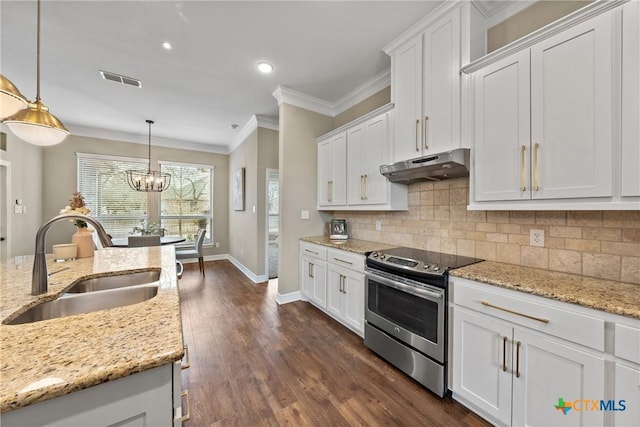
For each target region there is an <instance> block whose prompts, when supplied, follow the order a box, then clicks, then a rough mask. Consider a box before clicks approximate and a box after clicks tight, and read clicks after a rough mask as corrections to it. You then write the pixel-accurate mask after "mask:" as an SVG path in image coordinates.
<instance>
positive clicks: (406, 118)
mask: <svg viewBox="0 0 640 427" xmlns="http://www.w3.org/2000/svg"><path fill="white" fill-rule="evenodd" d="M481 22H482V18H481V17H480V15H479V13H478V12H477V11H476V10H475V7H474V5H473V4H471V3H470V2H465V3H463V4H462V5H461V4H460V3H458V4H454V3H448V4H445V5H444V6H443V7H441V8H440V9H438V10H437V11H435V12H434V13H432V14H430V15H429V16H428V17H427V18H426V19H425V20H423V21H422V23H421V24H418V25H417V27H418V28H420V30H419V32H418V33H417V34H414V33H411V32H409V33H406V34H404V35H402V36H400V37H399V38H398V39H397V40H395V41H394V42H392V43H391V44H390V45H389V46H387V47H386V48H385V52H386V53H387V54H388V55H390V56H391V100H392V102H393V103H394V104H395V106H396V107H395V111H394V129H393V160H394V161H400V160H407V159H411V158H415V157H420V156H422V155H426V154H430V153H439V152H443V151H447V150H450V149H454V148H459V147H461V146H466V144H465V143H464V142H463V141H462V140H461V134H460V124H461V118H462V111H461V108H460V99H461V77H460V72H459V70H460V65H461V63H466V62H468V61H469V60H470V58H471V57H472V56H479V55H481V54H482V53H483V49H484V41H483V39H482V37H471V36H470V34H471V33H472V32H473V33H474V36H477V35H478V34H477V33H475V31H474V30H475V27H476V26H480V25H481ZM414 28H415V27H414ZM472 42H473V43H472Z"/></svg>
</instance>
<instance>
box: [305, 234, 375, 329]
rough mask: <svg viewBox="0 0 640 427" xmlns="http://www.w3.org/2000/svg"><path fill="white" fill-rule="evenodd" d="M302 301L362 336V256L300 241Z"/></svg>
mask: <svg viewBox="0 0 640 427" xmlns="http://www.w3.org/2000/svg"><path fill="white" fill-rule="evenodd" d="M300 276H301V277H300V286H301V293H302V298H303V299H304V300H307V301H309V302H310V303H312V304H313V305H315V306H316V307H318V308H320V309H321V310H322V311H324V312H325V313H327V314H328V315H330V316H331V317H333V318H334V319H336V320H337V321H339V322H340V323H342V324H343V325H345V326H346V327H348V328H349V329H351V330H352V331H354V332H355V333H357V334H358V335H360V336H364V255H361V254H357V253H353V252H348V251H343V250H339V249H333V248H327V247H326V246H323V245H317V244H313V243H309V242H300Z"/></svg>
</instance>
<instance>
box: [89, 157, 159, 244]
mask: <svg viewBox="0 0 640 427" xmlns="http://www.w3.org/2000/svg"><path fill="white" fill-rule="evenodd" d="M76 155H77V159H78V168H77V174H78V191H80V192H81V193H82V195H83V196H84V198H85V202H86V204H87V207H88V208H89V209H91V214H90V215H91V216H92V217H94V218H96V219H97V220H98V221H100V223H101V224H102V225H103V227H104V228H105V230H106V231H107V233H109V234H111V236H112V237H126V236H128V235H129V234H130V233H131V231H132V230H133V227H135V226H139V225H140V220H142V219H143V218H145V216H146V213H147V194H146V193H142V192H138V191H134V190H132V189H131V188H130V187H129V184H127V176H126V173H125V171H126V170H127V169H146V168H147V162H146V161H145V160H143V159H132V158H127V157H116V156H103V155H99V154H85V153H77V154H76Z"/></svg>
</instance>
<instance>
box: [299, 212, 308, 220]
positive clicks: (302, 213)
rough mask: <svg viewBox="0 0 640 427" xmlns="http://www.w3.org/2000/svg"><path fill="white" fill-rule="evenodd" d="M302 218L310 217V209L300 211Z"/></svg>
mask: <svg viewBox="0 0 640 427" xmlns="http://www.w3.org/2000/svg"><path fill="white" fill-rule="evenodd" d="M300 219H309V211H300Z"/></svg>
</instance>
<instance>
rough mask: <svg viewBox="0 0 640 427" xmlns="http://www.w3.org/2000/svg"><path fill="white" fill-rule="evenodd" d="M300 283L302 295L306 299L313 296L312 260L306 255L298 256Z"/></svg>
mask: <svg viewBox="0 0 640 427" xmlns="http://www.w3.org/2000/svg"><path fill="white" fill-rule="evenodd" d="M300 274H301V277H300V284H301V289H300V290H301V291H302V295H303V296H304V297H306V299H307V300H311V299H312V298H313V262H312V261H311V258H309V257H308V256H301V257H300Z"/></svg>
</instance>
